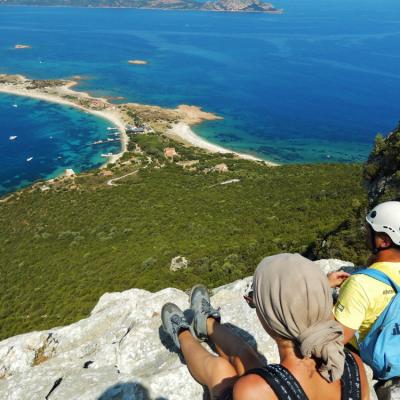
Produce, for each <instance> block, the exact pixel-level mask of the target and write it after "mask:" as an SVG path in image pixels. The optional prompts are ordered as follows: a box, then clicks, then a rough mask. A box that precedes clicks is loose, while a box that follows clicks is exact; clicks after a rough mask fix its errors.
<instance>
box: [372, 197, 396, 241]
mask: <svg viewBox="0 0 400 400" xmlns="http://www.w3.org/2000/svg"><path fill="white" fill-rule="evenodd" d="M365 219H366V221H367V222H368V224H370V225H371V228H372V229H373V230H374V231H375V232H384V233H386V234H388V235H389V237H390V239H392V241H393V243H394V244H396V245H398V246H400V201H387V202H385V203H381V204H378V205H377V206H376V207H375V208H373V209H372V210H371V211H370V212H369V213H368V215H367V216H366V218H365Z"/></svg>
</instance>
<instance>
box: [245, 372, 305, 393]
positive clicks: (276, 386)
mask: <svg viewBox="0 0 400 400" xmlns="http://www.w3.org/2000/svg"><path fill="white" fill-rule="evenodd" d="M248 374H256V375H259V376H261V378H263V379H264V380H265V381H266V382H267V383H268V385H269V386H271V389H272V390H273V391H274V393H275V394H276V396H277V397H278V399H285V400H307V399H308V398H307V395H306V394H305V392H304V390H303V388H302V387H301V386H300V384H299V382H298V381H297V379H296V378H295V377H294V376H293V375H292V374H291V373H290V372H289V371H288V370H287V369H286V368H285V367H284V366H282V365H279V364H270V365H267V366H265V367H263V368H255V369H251V370H250V371H248V372H247V373H246V375H248Z"/></svg>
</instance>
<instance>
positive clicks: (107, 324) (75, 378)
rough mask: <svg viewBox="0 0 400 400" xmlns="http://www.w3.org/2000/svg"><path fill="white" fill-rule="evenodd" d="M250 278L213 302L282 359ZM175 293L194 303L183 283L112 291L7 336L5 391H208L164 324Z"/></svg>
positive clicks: (11, 395)
mask: <svg viewBox="0 0 400 400" xmlns="http://www.w3.org/2000/svg"><path fill="white" fill-rule="evenodd" d="M319 264H320V265H321V267H322V268H324V269H325V268H328V267H329V268H331V267H332V266H335V268H336V267H337V266H340V265H342V264H343V262H340V261H331V260H330V261H327V262H325V261H323V262H322V261H321V262H320V263H319ZM251 279H252V278H251V277H249V278H246V279H243V280H239V281H236V282H233V283H231V284H228V285H225V286H222V287H219V288H217V289H215V290H214V291H213V296H212V303H213V305H214V306H215V307H221V314H222V322H223V323H229V324H231V326H232V329H235V330H236V331H237V332H238V334H239V335H241V336H242V337H243V338H245V340H247V341H248V342H249V343H250V344H251V345H252V346H254V347H256V348H257V350H258V351H259V352H260V353H261V354H262V355H263V356H264V357H265V358H266V359H267V360H268V362H277V361H278V354H277V349H276V345H275V342H274V341H273V340H272V339H271V338H270V337H269V336H268V335H267V334H266V333H265V331H264V329H263V328H262V327H261V325H260V323H259V321H258V318H257V316H256V313H255V311H254V310H253V309H250V308H249V307H248V305H247V303H246V302H245V301H244V300H243V298H242V294H243V292H244V290H245V288H246V286H247V284H248V283H249V282H250V281H251ZM168 301H171V302H174V303H176V304H177V305H178V306H179V307H181V308H182V309H186V308H187V307H188V296H187V294H186V293H184V292H183V291H181V290H177V289H171V288H169V289H164V290H161V291H159V292H156V293H150V292H147V291H145V290H140V289H131V290H127V291H125V292H122V293H106V294H104V295H103V296H102V297H101V298H100V300H99V302H98V303H97V305H96V306H95V307H94V309H93V310H92V312H91V314H90V316H89V317H88V318H86V319H83V320H81V321H78V322H76V323H74V324H72V325H69V326H65V327H57V328H54V329H50V330H47V331H42V332H31V333H27V334H23V335H19V336H15V337H12V338H9V339H6V340H4V341H2V342H0V399H2V400H39V399H40V400H43V399H45V398H46V396H47V395H48V393H49V392H50V391H51V390H52V388H54V390H53V391H52V393H51V395H50V396H49V400H78V399H79V400H116V399H118V400H150V399H154V400H166V399H168V400H182V399H193V400H196V399H203V394H204V391H203V388H202V387H201V386H200V385H199V384H198V383H196V382H195V381H194V380H193V378H192V377H191V375H190V374H189V372H188V370H187V368H186V365H185V364H184V363H183V362H182V360H181V359H180V357H179V356H178V354H177V353H176V350H175V349H174V346H173V344H172V341H171V339H170V338H169V337H167V336H166V334H165V333H164V332H163V330H162V329H161V321H160V310H161V307H162V306H163V304H164V303H166V302H168ZM57 383H58V385H57Z"/></svg>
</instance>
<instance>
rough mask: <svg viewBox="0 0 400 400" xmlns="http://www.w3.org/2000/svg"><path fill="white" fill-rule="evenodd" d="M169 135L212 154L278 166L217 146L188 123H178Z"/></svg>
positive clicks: (169, 131)
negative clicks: (227, 155)
mask: <svg viewBox="0 0 400 400" xmlns="http://www.w3.org/2000/svg"><path fill="white" fill-rule="evenodd" d="M167 133H168V135H170V136H171V137H172V138H175V139H177V140H179V141H181V142H184V143H187V144H189V145H191V146H194V147H199V148H201V149H204V150H207V151H209V152H210V153H222V154H227V153H230V154H235V155H236V156H237V157H240V158H243V159H245V160H251V161H262V162H264V163H265V164H268V165H270V166H276V165H278V164H276V163H273V162H270V161H265V160H263V159H261V158H258V157H255V156H252V155H250V154H245V153H238V152H236V151H233V150H230V149H227V148H225V147H222V146H219V145H217V144H214V143H211V142H208V141H207V140H205V139H203V138H202V137H200V136H198V135H196V133H194V132H193V131H192V129H191V128H190V125H188V124H187V123H186V122H178V123H177V124H174V126H173V127H172V128H171V129H169V130H168V132H167Z"/></svg>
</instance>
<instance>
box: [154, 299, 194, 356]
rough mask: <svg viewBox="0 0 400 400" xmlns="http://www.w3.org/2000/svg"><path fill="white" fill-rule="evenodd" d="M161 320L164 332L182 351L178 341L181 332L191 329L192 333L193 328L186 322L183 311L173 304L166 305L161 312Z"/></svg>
mask: <svg viewBox="0 0 400 400" xmlns="http://www.w3.org/2000/svg"><path fill="white" fill-rule="evenodd" d="M161 320H162V325H163V328H164V331H165V332H166V333H168V335H169V336H171V338H172V340H173V341H174V343H175V346H176V347H177V348H178V349H180V348H181V346H180V343H179V340H178V334H179V332H180V331H182V330H184V329H189V330H190V332H191V333H192V334H193V332H192V327H191V326H190V324H189V323H188V322H187V321H186V318H185V316H184V315H183V312H182V310H181V309H180V308H179V307H178V306H176V305H175V304H173V303H166V304H164V306H163V308H162V310H161Z"/></svg>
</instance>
